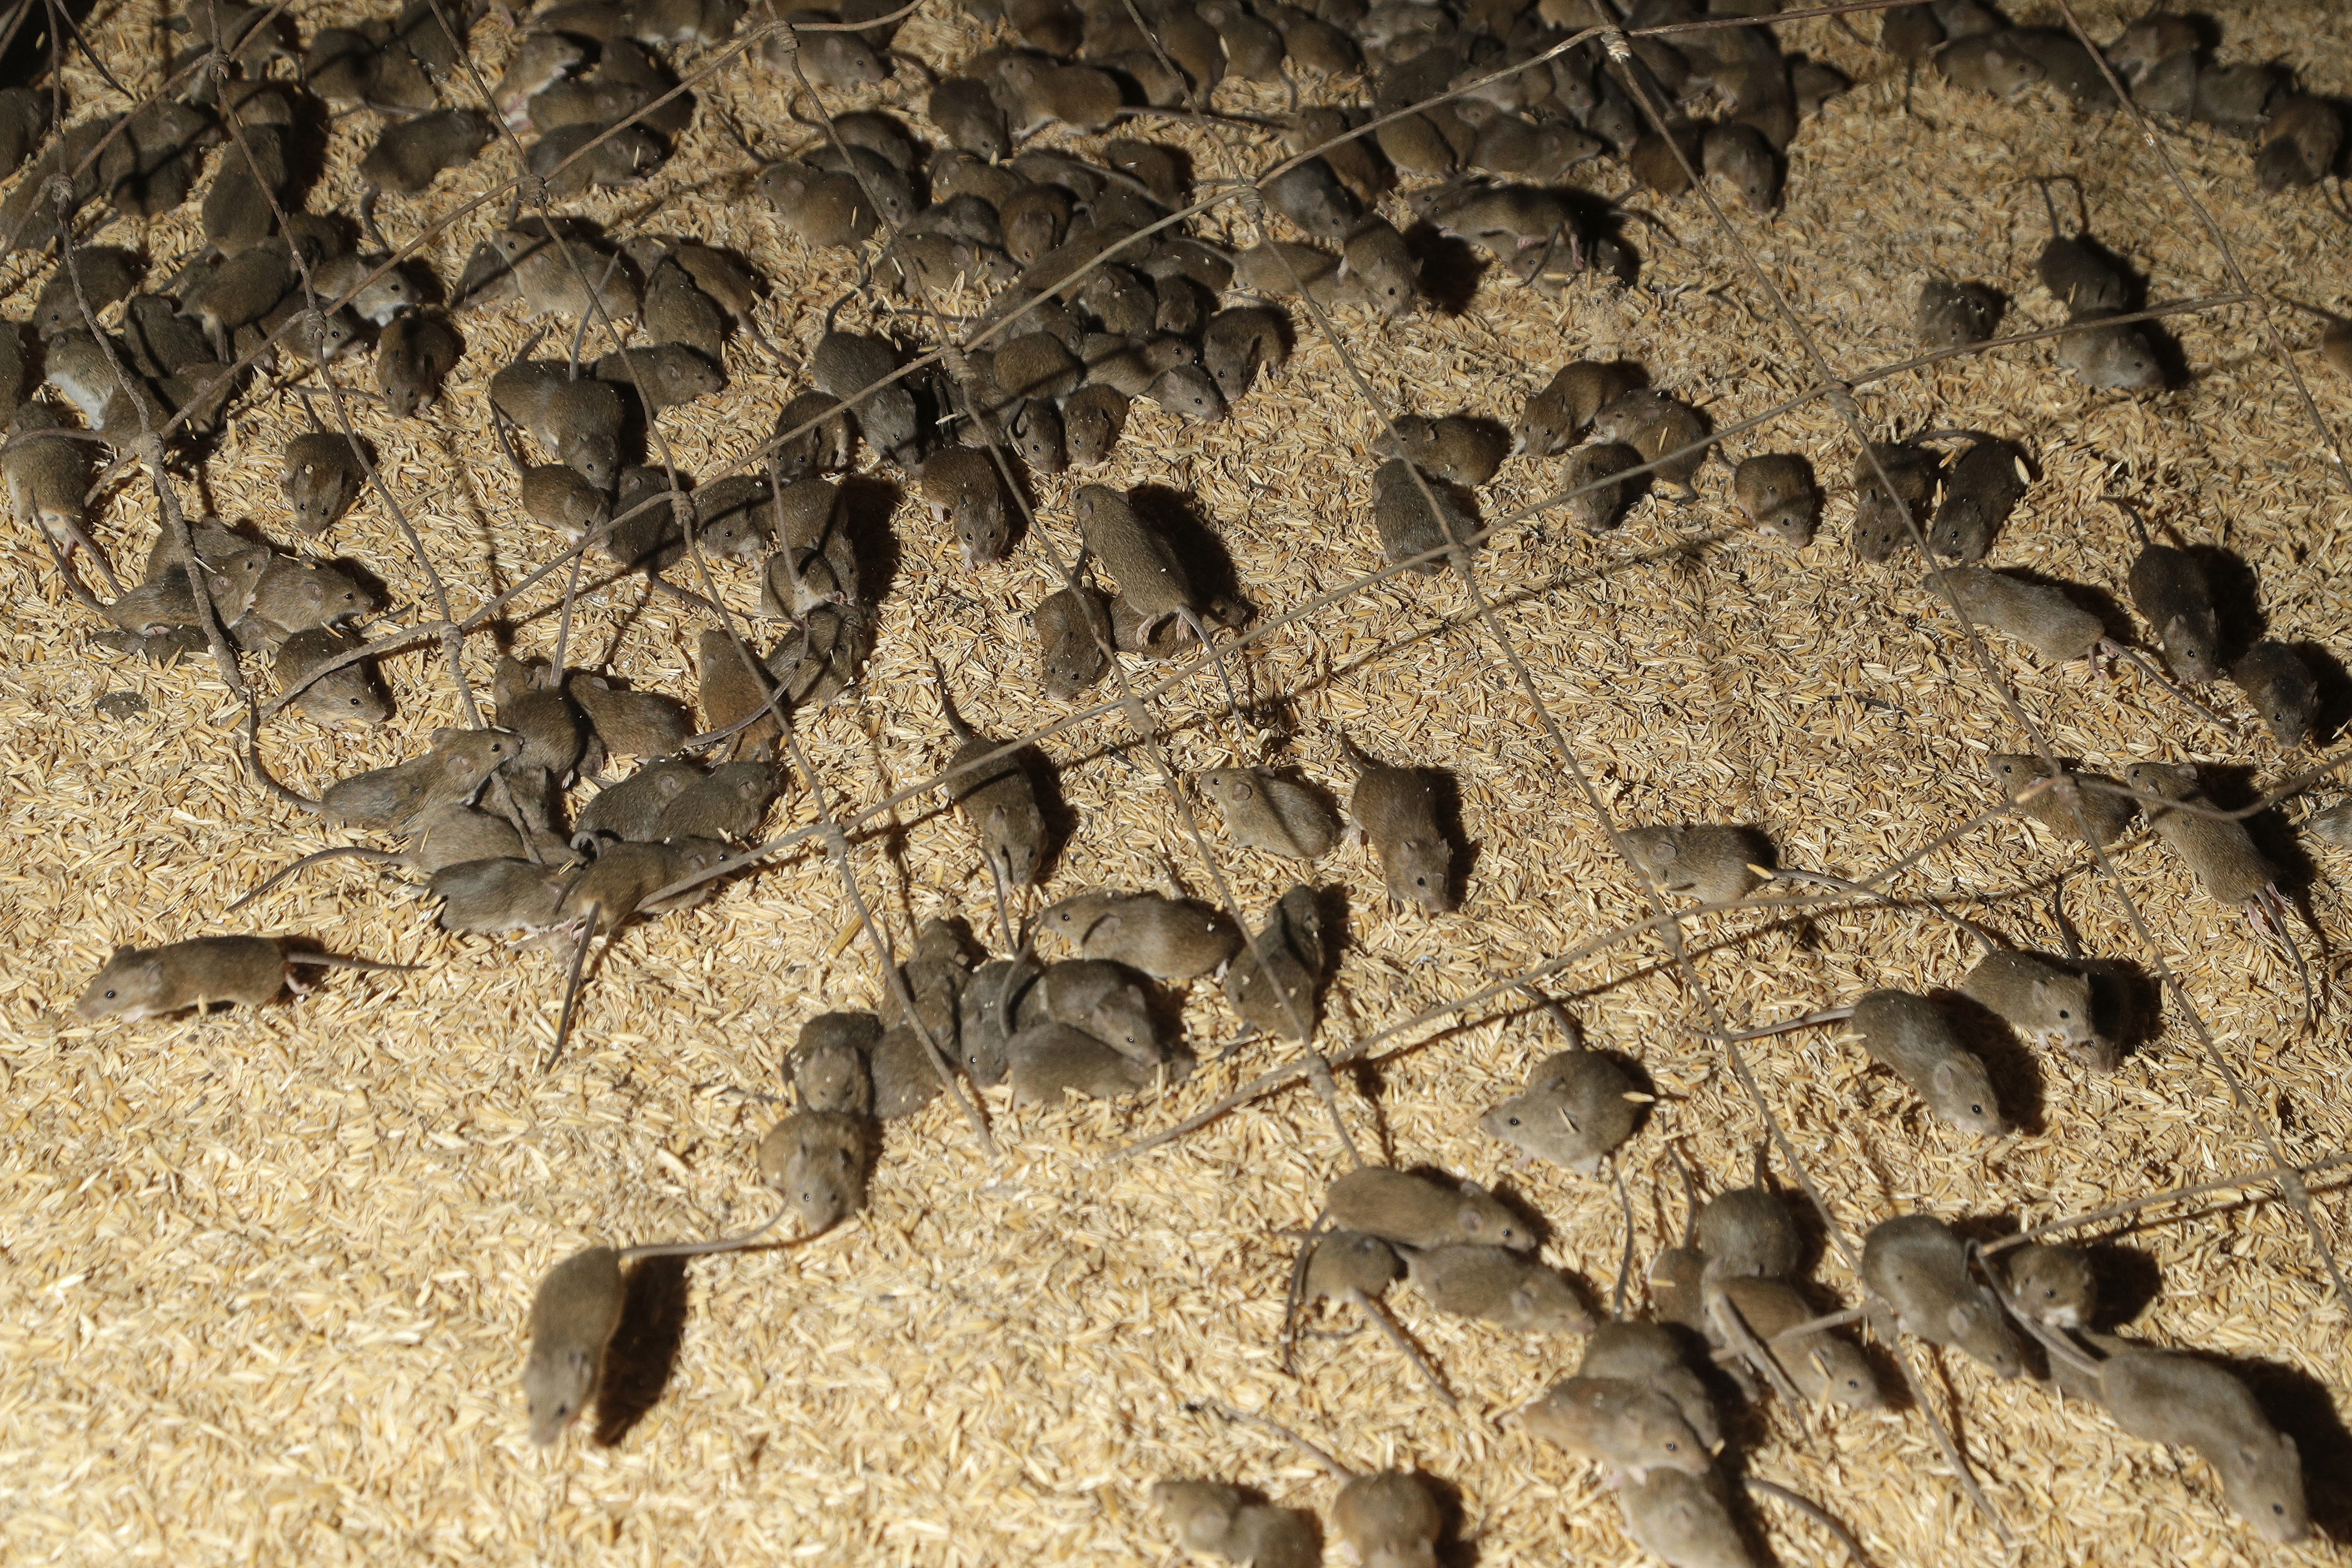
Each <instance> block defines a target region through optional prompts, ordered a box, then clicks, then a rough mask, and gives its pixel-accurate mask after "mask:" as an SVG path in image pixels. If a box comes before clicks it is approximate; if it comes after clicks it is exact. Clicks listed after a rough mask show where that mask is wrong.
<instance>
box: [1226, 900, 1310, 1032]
mask: <svg viewBox="0 0 2352 1568" xmlns="http://www.w3.org/2000/svg"><path fill="white" fill-rule="evenodd" d="M1328 959H1329V952H1328V948H1327V946H1326V943H1325V940H1324V929H1323V914H1322V910H1321V909H1320V907H1319V906H1318V904H1317V902H1316V900H1315V889H1312V888H1309V887H1307V886H1305V885H1304V884H1297V883H1294V884H1293V885H1292V886H1291V887H1290V888H1289V889H1287V890H1286V891H1285V892H1284V893H1283V895H1282V898H1281V899H1280V900H1278V901H1277V902H1276V905H1275V907H1274V909H1273V910H1272V911H1271V912H1270V913H1269V914H1268V915H1267V916H1266V921H1265V925H1264V927H1262V928H1261V929H1260V930H1259V931H1258V933H1257V937H1256V940H1255V942H1251V943H1244V945H1243V946H1242V948H1241V949H1240V951H1239V952H1235V953H1234V958H1233V962H1232V963H1231V964H1230V965H1229V966H1228V967H1227V969H1226V970H1225V1002H1226V1004H1227V1005H1229V1006H1231V1007H1232V1008H1233V1010H1234V1014H1235V1015H1236V1016H1239V1017H1240V1018H1241V1020H1242V1022H1243V1023H1244V1024H1246V1025H1248V1026H1251V1027H1252V1028H1254V1029H1256V1030H1258V1031H1260V1032H1262V1033H1265V1034H1268V1035H1274V1036H1277V1037H1282V1038H1285V1039H1292V1040H1301V1041H1303V1040H1306V1039H1307V1038H1309V1037H1312V1036H1313V1034H1314V1032H1315V1019H1316V1000H1317V993H1318V992H1319V991H1320V990H1321V989H1322V984H1323V972H1324V970H1325V969H1326V967H1328Z"/></svg>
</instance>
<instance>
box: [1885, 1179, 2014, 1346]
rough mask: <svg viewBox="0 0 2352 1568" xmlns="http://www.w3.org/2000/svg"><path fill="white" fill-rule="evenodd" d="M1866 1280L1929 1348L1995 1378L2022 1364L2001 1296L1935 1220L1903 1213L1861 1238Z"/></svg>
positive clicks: (1906, 1329) (1958, 1244)
mask: <svg viewBox="0 0 2352 1568" xmlns="http://www.w3.org/2000/svg"><path fill="white" fill-rule="evenodd" d="M1862 1281H1863V1284H1864V1287H1865V1288H1867V1289H1869V1291H1870V1293H1871V1294H1872V1295H1873V1296H1874V1297H1876V1298H1877V1299H1878V1300H1880V1301H1883V1302H1885V1304H1886V1306H1887V1307H1888V1308H1889V1309H1891V1310H1893V1311H1894V1313H1895V1317H1896V1319H1897V1320H1898V1321H1900V1322H1901V1323H1902V1325H1903V1328H1904V1329H1905V1331H1907V1332H1909V1333H1914V1334H1916V1335H1918V1336H1919V1337H1920V1338H1921V1339H1923V1340H1926V1341H1927V1342H1928V1343H1929V1344H1935V1345H1947V1346H1951V1347H1953V1348H1956V1349H1958V1350H1962V1351H1965V1352H1968V1353H1969V1355H1971V1356H1974V1357H1975V1358H1976V1359H1977V1360H1978V1361H1980V1362H1982V1363H1984V1364H1985V1365H1986V1366H1988V1367H1990V1368H1991V1369H1992V1372H1993V1374H1994V1375H1995V1376H1997V1377H2003V1378H2010V1377H2015V1376H2016V1375H2017V1374H2018V1373H2019V1372H2020V1371H2021V1370H2022V1367H2023V1360H2022V1357H2021V1353H2020V1352H2019V1349H2018V1343H2017V1336H2016V1335H2015V1334H2014V1333H2012V1332H2011V1330H2010V1326H2009V1319H2008V1317H2007V1315H2006V1314H2004V1313H2003V1312H2002V1310H2001V1305H2000V1299H1999V1298H1998V1297H1996V1296H1995V1295H1994V1294H1993V1293H1992V1292H1991V1291H1990V1289H1986V1287H1985V1286H1983V1285H1982V1284H1980V1283H1979V1282H1978V1280H1977V1279H1975V1278H1974V1277H1973V1276H1971V1275H1970V1274H1969V1258H1968V1250H1967V1248H1966V1247H1963V1246H1962V1245H1961V1242H1960V1238H1959V1237H1957V1236H1955V1235H1953V1234H1952V1230H1951V1227H1950V1226H1947V1225H1946V1224H1944V1222H1943V1221H1941V1220H1939V1219H1937V1218H1935V1217H1934V1216H1933V1215H1897V1216H1896V1217H1895V1218H1894V1219H1890V1220H1884V1221H1881V1222H1880V1223H1879V1224H1877V1225H1875V1226H1872V1227H1871V1229H1870V1234H1869V1235H1867V1236H1865V1237H1863V1246H1862Z"/></svg>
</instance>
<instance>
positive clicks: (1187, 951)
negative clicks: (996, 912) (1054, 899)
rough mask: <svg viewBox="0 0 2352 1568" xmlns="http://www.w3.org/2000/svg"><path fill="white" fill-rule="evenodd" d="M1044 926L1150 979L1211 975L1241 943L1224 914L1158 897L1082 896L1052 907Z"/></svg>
mask: <svg viewBox="0 0 2352 1568" xmlns="http://www.w3.org/2000/svg"><path fill="white" fill-rule="evenodd" d="M1045 924H1046V925H1047V927H1048V929H1050V930H1053V931H1058V932H1060V933H1062V934H1064V935H1066V936H1067V937H1069V938H1070V939H1071V940H1072V941H1074V942H1077V943H1078V945H1079V951H1080V952H1083V953H1084V954H1085V955H1086V956H1087V957H1088V958H1103V959H1109V960H1111V961H1112V962H1114V963H1124V964H1126V965H1127V966H1128V967H1129V968H1130V969H1135V970H1139V971H1141V972H1142V973H1145V974H1149V975H1150V976H1151V977H1152V978H1153V979H1155V980H1191V979H1194V978H1196V977H1198V976H1200V975H1203V974H1208V973H1213V972H1214V971H1215V970H1217V969H1219V968H1220V967H1222V966H1223V964H1224V963H1225V962H1226V961H1227V960H1228V959H1230V958H1231V957H1233V955H1234V950H1235V949H1237V948H1239V947H1240V946H1241V941H1242V937H1241V932H1240V931H1237V930H1235V929H1234V922H1233V921H1231V920H1230V919H1228V918H1227V917H1226V915H1225V913H1224V911H1223V910H1217V909H1212V908H1211V907H1209V906H1208V905H1206V904H1202V903H1196V902H1194V901H1193V900H1190V899H1171V898H1170V897H1168V896H1166V895H1165V894H1161V893H1148V892H1147V893H1109V892H1097V893H1081V894H1078V895H1077V896H1076V897H1074V898H1069V899H1064V900H1061V901H1060V902H1059V903H1057V904H1056V905H1055V907H1054V909H1053V910H1051V911H1050V913H1049V914H1048V915H1047V917H1046V920H1045Z"/></svg>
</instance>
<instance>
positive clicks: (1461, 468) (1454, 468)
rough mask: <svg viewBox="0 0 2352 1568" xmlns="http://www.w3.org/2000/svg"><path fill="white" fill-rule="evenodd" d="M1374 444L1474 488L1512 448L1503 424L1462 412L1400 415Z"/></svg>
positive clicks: (1426, 471)
mask: <svg viewBox="0 0 2352 1568" xmlns="http://www.w3.org/2000/svg"><path fill="white" fill-rule="evenodd" d="M1373 448H1374V450H1376V451H1379V452H1382V453H1385V454H1387V455H1388V456H1391V457H1396V458H1404V459H1405V460H1406V461H1408V462H1410V463H1411V464H1412V466H1413V467H1414V468H1419V469H1420V470H1421V471H1422V472H1423V473H1424V474H1427V475H1428V476H1430V477H1431V478H1432V479H1444V481H1446V482H1447V483H1448V484H1455V485H1461V486H1464V487H1465V488H1467V489H1475V488H1477V487H1478V486H1480V485H1483V484H1485V483H1486V481H1487V480H1488V479H1493V478H1494V477H1495V472H1496V469H1498V468H1501V467H1502V466H1503V458H1504V457H1505V456H1506V455H1507V453H1508V451H1509V449H1510V448H1509V442H1508V438H1507V437H1506V436H1505V435H1504V433H1503V431H1502V428H1501V426H1496V425H1494V424H1491V423H1489V422H1488V421H1486V420H1484V419H1472V418H1468V417H1466V416H1463V415H1459V414H1449V415H1447V416H1445V417H1444V418H1442V419H1425V418H1423V417H1422V416H1420V415H1417V414H1404V415H1400V416H1397V417H1396V418H1395V419H1393V420H1391V422H1390V428H1389V430H1388V431H1386V432H1384V433H1383V434H1382V435H1381V437H1380V438H1379V439H1378V440H1377V441H1375V442H1374V443H1373Z"/></svg>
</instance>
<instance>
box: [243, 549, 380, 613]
mask: <svg viewBox="0 0 2352 1568" xmlns="http://www.w3.org/2000/svg"><path fill="white" fill-rule="evenodd" d="M246 607H247V611H248V612H249V613H250V614H251V616H253V618H254V619H256V620H259V621H266V622H268V624H269V625H270V626H274V627H276V628H277V629H278V630H279V631H281V632H299V631H308V630H309V629H310V628H311V627H313V626H332V625H333V624H334V623H335V622H337V621H340V620H344V619H347V618H349V617H350V616H363V615H366V614H368V613H370V612H371V611H373V610H376V609H378V608H380V607H381V606H380V605H378V604H377V602H376V598H375V595H373V594H371V593H369V592H368V591H367V590H366V589H364V588H362V587H361V586H360V585H359V584H358V583H357V582H355V581H354V580H353V579H352V576H351V575H350V574H348V573H346V572H344V571H342V570H341V568H339V567H334V566H323V565H320V566H314V565H311V564H310V563H307V562H302V561H298V560H296V559H295V558H294V557H293V556H291V555H273V556H272V557H271V558H270V562H269V564H268V566H267V567H266V568H264V569H263V571H262V574H261V578H260V581H258V582H257V583H256V584H254V587H253V599H252V602H251V603H250V604H248V605H247V606H246Z"/></svg>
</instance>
